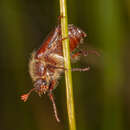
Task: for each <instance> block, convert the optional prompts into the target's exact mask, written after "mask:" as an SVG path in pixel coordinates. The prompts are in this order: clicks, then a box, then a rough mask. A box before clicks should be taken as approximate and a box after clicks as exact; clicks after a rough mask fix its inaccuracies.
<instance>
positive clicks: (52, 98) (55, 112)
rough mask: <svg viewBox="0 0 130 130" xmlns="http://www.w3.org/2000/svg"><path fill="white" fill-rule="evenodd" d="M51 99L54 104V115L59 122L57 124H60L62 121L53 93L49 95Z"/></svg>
mask: <svg viewBox="0 0 130 130" xmlns="http://www.w3.org/2000/svg"><path fill="white" fill-rule="evenodd" d="M49 98H50V100H51V102H52V105H53V110H54V114H55V118H56V120H57V122H60V119H59V117H58V114H57V109H56V104H55V100H54V96H53V94H52V93H49Z"/></svg>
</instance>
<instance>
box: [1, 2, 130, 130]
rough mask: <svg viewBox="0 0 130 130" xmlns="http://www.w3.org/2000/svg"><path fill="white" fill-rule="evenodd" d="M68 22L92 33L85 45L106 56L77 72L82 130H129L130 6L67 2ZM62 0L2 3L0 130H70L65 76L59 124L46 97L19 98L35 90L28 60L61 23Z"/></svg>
mask: <svg viewBox="0 0 130 130" xmlns="http://www.w3.org/2000/svg"><path fill="white" fill-rule="evenodd" d="M67 4H68V20H69V21H68V22H69V23H73V24H74V25H76V26H78V27H80V28H82V29H83V30H84V31H85V32H87V33H88V40H85V46H86V47H88V49H95V50H97V51H99V52H100V53H101V56H100V57H96V56H94V55H89V56H88V57H82V58H81V61H79V62H78V63H76V64H74V65H73V67H84V66H90V67H91V70H90V71H89V72H82V73H81V72H74V73H73V86H74V99H75V111H76V123H77V130H129V129H130V51H129V49H130V44H129V43H130V32H129V27H130V21H129V18H130V1H129V0H80V1H79V0H68V1H67ZM58 16H59V1H58V0H1V1H0V88H1V91H0V97H1V98H0V99H1V100H0V122H1V125H0V130H68V120H67V112H66V95H65V84H64V76H62V78H61V80H60V81H59V85H58V87H57V89H56V90H55V91H54V94H55V99H56V104H57V109H58V113H59V116H60V119H61V122H60V123H57V122H56V120H55V117H54V113H53V109H52V104H51V102H50V101H49V99H48V97H47V95H43V96H42V97H41V98H40V97H39V96H38V95H37V94H36V93H33V94H32V95H31V96H30V98H29V100H28V102H26V103H23V102H22V101H21V100H20V95H21V94H23V93H26V92H27V91H28V90H29V89H30V88H32V87H33V86H32V81H31V79H30V76H29V73H28V61H29V58H30V54H31V52H32V51H33V50H35V49H37V48H38V47H39V46H40V45H41V43H42V41H43V39H44V38H45V37H46V35H47V34H48V33H49V32H50V30H51V29H52V28H54V27H55V26H56V24H57V17H58Z"/></svg>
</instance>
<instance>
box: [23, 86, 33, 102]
mask: <svg viewBox="0 0 130 130" xmlns="http://www.w3.org/2000/svg"><path fill="white" fill-rule="evenodd" d="M34 90H35V88H32V89H31V90H30V91H29V92H28V93H26V94H23V95H22V96H21V100H23V101H24V102H26V101H27V100H28V97H29V95H30V94H31V93H32V92H33V91H34Z"/></svg>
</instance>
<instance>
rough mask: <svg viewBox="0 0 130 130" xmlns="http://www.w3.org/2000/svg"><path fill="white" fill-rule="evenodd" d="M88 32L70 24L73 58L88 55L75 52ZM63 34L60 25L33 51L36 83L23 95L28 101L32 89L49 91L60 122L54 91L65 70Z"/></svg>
mask: <svg viewBox="0 0 130 130" xmlns="http://www.w3.org/2000/svg"><path fill="white" fill-rule="evenodd" d="M85 37H87V34H86V33H85V32H84V31H82V30H81V29H79V28H77V27H76V26H74V25H72V24H69V25H68V38H69V42H70V54H71V59H72V60H76V59H78V57H79V56H80V55H81V54H83V55H87V53H86V51H82V50H81V49H79V51H78V52H76V53H74V52H75V50H76V49H78V46H79V44H80V43H82V42H83V40H84V38H85ZM62 40H63V39H62V36H61V27H60V25H58V26H57V27H56V28H55V29H54V30H53V31H52V32H51V33H50V34H49V35H48V37H47V38H46V40H45V41H44V42H43V44H42V45H41V47H40V48H39V49H38V51H36V52H33V53H32V58H31V60H30V62H29V72H30V76H31V78H32V80H33V83H34V88H32V89H31V90H30V91H29V92H28V93H27V94H24V95H22V96H21V99H22V100H23V101H24V102H26V101H27V99H28V96H29V95H30V93H31V92H32V91H35V92H37V93H38V94H39V96H41V95H42V94H43V93H44V94H46V93H48V95H49V97H50V100H51V101H52V103H53V108H54V113H55V117H56V120H57V121H58V122H59V121H60V120H59V118H58V116H57V111H56V105H55V102H54V98H53V94H52V91H53V90H54V89H55V88H56V86H57V84H58V79H59V77H60V75H61V73H62V72H64V70H65V68H64V58H63V54H62ZM87 70H89V68H88V67H87V68H84V69H80V68H74V69H72V71H87Z"/></svg>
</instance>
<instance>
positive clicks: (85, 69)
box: [71, 67, 90, 72]
mask: <svg viewBox="0 0 130 130" xmlns="http://www.w3.org/2000/svg"><path fill="white" fill-rule="evenodd" d="M71 70H72V71H80V72H81V71H82V72H84V71H89V70H90V67H86V68H72V69H71Z"/></svg>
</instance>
